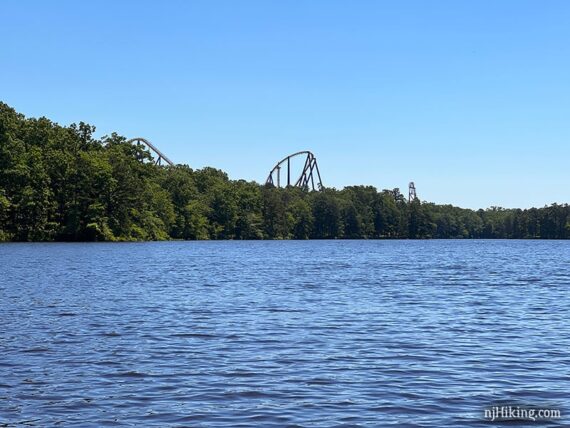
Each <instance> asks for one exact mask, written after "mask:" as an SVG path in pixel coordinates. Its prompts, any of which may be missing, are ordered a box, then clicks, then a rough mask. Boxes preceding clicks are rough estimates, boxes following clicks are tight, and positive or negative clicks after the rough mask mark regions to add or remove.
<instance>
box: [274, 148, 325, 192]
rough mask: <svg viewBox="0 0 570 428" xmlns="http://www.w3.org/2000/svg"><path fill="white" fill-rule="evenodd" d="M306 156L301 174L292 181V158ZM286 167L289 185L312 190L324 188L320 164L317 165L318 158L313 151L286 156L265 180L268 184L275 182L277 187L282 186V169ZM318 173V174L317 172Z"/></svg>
mask: <svg viewBox="0 0 570 428" xmlns="http://www.w3.org/2000/svg"><path fill="white" fill-rule="evenodd" d="M303 156H304V157H305V163H304V166H303V170H302V171H301V175H300V176H299V177H298V178H296V179H295V181H294V182H292V181H291V171H292V169H291V159H293V158H296V157H300V158H302V157H303ZM282 168H286V170H287V184H286V186H287V187H289V186H291V185H293V186H294V187H299V188H301V189H311V190H322V189H323V182H322V181H321V173H320V171H319V166H318V165H317V158H316V157H315V155H313V153H311V152H309V151H302V152H297V153H293V154H292V155H289V156H287V157H286V158H283V159H281V160H280V161H279V162H277V165H275V166H274V167H273V169H272V170H271V171H270V172H269V176H268V177H267V180H266V181H265V183H266V184H273V185H276V186H277V187H281V169H282ZM315 173H316V174H315ZM293 183H294V184H293Z"/></svg>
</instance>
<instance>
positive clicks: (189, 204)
mask: <svg viewBox="0 0 570 428" xmlns="http://www.w3.org/2000/svg"><path fill="white" fill-rule="evenodd" d="M94 132H95V128H94V127H93V126H90V125H87V124H85V123H83V122H81V123H79V125H76V124H73V125H71V126H67V127H65V126H60V125H58V124H56V123H53V122H51V121H50V120H48V119H46V118H43V117H42V118H39V119H35V118H26V117H24V116H23V115H21V114H18V113H17V112H16V111H14V109H12V108H10V107H9V106H8V105H6V104H4V103H0V241H54V240H55V241H138V240H166V239H189V240H194V239H335V238H345V239H378V238H412V239H416V238H546V239H567V238H569V237H570V207H569V206H568V205H567V204H563V205H558V204H553V205H551V206H547V207H543V208H531V209H525V210H521V209H503V208H498V207H492V208H490V209H486V210H478V211H473V210H469V209H462V208H458V207H454V206H451V205H435V204H432V203H426V202H421V201H419V200H414V201H411V202H410V201H407V200H406V199H405V197H404V196H403V195H402V194H401V192H400V191H399V189H392V190H381V191H379V190H377V189H376V188H374V187H372V186H350V187H346V188H344V189H342V190H336V189H324V190H323V191H320V192H308V191H304V190H302V189H299V188H293V187H290V188H276V187H273V186H268V185H260V184H258V183H255V182H247V181H244V180H230V179H229V177H228V175H227V174H226V173H224V172H223V171H220V170H218V169H214V168H203V169H200V170H193V169H192V168H190V167H188V166H187V165H177V166H174V167H170V166H166V167H165V166H159V165H155V164H154V163H153V162H151V160H152V156H151V154H150V152H148V151H147V150H146V149H145V148H144V146H140V145H136V144H131V143H128V142H127V140H126V138H124V137H122V136H120V135H117V134H112V135H110V136H105V137H103V138H101V139H96V138H95V137H94Z"/></svg>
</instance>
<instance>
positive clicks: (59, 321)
mask: <svg viewBox="0 0 570 428" xmlns="http://www.w3.org/2000/svg"><path fill="white" fill-rule="evenodd" d="M569 284H570V242H565V241H467V240H464V241H263V242H228V241H226V242H160V243H125V244H121V243H118V244H103V243H102V244H3V245H0V314H1V327H2V328H1V331H0V426H17V425H18V426H19V425H29V426H39V427H46V426H56V425H57V426H162V427H164V426H190V427H250V426H260V427H287V426H290V427H295V426H297V427H333V426H335V427H352V426H365V427H369V426H370V427H382V426H410V427H414V426H416V427H432V426H433V427H463V426H466V427H467V426H489V422H486V421H485V419H484V409H485V408H488V407H489V406H494V405H497V404H507V403H508V404H513V405H527V406H535V407H541V406H542V407H554V408H558V409H562V419H560V420H557V421H554V420H553V421H551V422H549V423H548V426H568V423H569V422H568V421H569V419H568V418H567V417H565V414H567V412H566V409H567V406H568V399H569V397H570V392H569V391H570V351H569V350H570V323H569V314H570V288H569ZM565 406H566V407H565ZM493 426H501V425H500V424H497V423H495V424H493ZM505 426H512V424H511V425H505Z"/></svg>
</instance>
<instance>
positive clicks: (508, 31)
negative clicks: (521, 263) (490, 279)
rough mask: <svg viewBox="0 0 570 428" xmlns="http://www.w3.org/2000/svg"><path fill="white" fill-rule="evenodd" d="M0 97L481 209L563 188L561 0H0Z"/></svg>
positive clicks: (340, 180) (569, 132)
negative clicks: (300, 161)
mask: <svg viewBox="0 0 570 428" xmlns="http://www.w3.org/2000/svg"><path fill="white" fill-rule="evenodd" d="M0 17H1V24H0V40H2V42H1V43H0V61H1V67H0V99H1V100H2V101H4V102H6V103H8V104H10V105H11V106H13V107H14V108H16V109H17V110H18V111H20V112H22V113H24V114H26V115H28V116H41V115H45V116H47V117H49V118H51V119H53V120H54V121H56V122H58V123H60V124H69V123H72V122H79V121H81V120H83V121H85V122H88V123H91V124H94V125H96V126H97V134H98V135H99V136H101V135H104V134H107V133H110V132H112V131H116V132H118V133H120V134H122V135H125V136H128V137H133V136H143V137H146V138H148V139H149V140H151V141H153V142H154V143H155V144H156V145H157V146H158V147H159V148H160V149H161V150H162V151H163V152H165V153H166V154H167V155H168V156H169V157H170V158H171V159H173V160H174V161H175V162H177V163H187V164H189V165H190V166H191V167H194V168H201V167H203V166H208V165H210V166H215V167H217V168H221V169H223V170H225V171H227V172H228V173H229V174H230V176H231V177H232V178H245V179H248V180H256V181H259V182H263V181H264V180H265V178H266V175H267V173H268V171H269V170H270V169H271V167H272V166H273V164H274V163H275V162H276V161H277V160H279V159H280V158H282V157H284V156H285V155H287V154H288V153H291V152H295V151H297V150H302V149H309V150H312V151H313V152H314V153H315V154H316V156H317V159H318V161H319V165H320V169H321V173H322V175H323V181H324V184H325V185H326V186H335V187H339V188H340V187H343V186H346V185H353V184H370V185H374V186H376V187H378V188H380V189H381V188H394V187H400V188H401V189H406V188H407V184H408V182H409V181H410V180H414V181H415V182H416V187H417V189H418V195H419V196H420V198H421V199H424V200H429V201H434V202H437V203H453V204H455V205H460V206H465V207H471V208H479V207H487V206H491V205H501V206H505V207H517V206H518V207H529V206H542V205H544V204H548V203H551V202H554V201H557V202H570V168H569V165H570V2H569V1H538V0H537V1H524V0H514V1H500V0H492V1H491V0H486V1H485V0H483V1H481V0H477V1H475V0H473V1H438V0H433V1H391V2H387V1H348V0H345V1H342V2H341V1H316V0H311V1H300V0H299V1H286V0H280V1H269V0H265V1H239V0H232V1H224V2H220V1H214V0H210V1H152V2H150V1H95V0H93V1H85V2H83V1H25V0H18V1H15V0H7V1H3V2H2V7H1V10H0Z"/></svg>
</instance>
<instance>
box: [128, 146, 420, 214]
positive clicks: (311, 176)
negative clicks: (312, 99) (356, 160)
mask: <svg viewBox="0 0 570 428" xmlns="http://www.w3.org/2000/svg"><path fill="white" fill-rule="evenodd" d="M127 143H131V144H137V145H143V146H145V147H147V148H148V149H149V150H150V151H151V152H152V153H154V155H155V159H156V160H154V159H153V162H154V163H155V164H156V165H162V163H163V162H164V163H166V164H168V165H169V166H174V162H172V161H171V160H170V159H169V158H168V157H167V156H166V155H165V154H164V153H162V152H161V151H160V150H159V149H158V148H157V147H156V146H155V145H154V144H152V143H151V142H150V141H148V140H147V139H146V138H142V137H136V138H131V139H130V140H128V141H127ZM293 159H295V160H297V159H298V160H302V159H304V163H303V168H302V169H301V172H300V174H299V170H298V168H294V167H293V166H292V162H291V161H292V160H293ZM282 170H284V171H283V173H284V175H285V177H284V180H285V181H284V180H282V178H281V172H282ZM265 184H266V185H271V186H276V187H282V186H285V187H298V188H300V189H304V190H323V188H324V187H323V182H322V180H321V172H320V171H319V165H318V164H317V158H316V157H315V155H314V154H313V153H312V152H310V151H308V150H304V151H300V152H297V153H293V154H291V155H289V156H286V157H284V158H283V159H281V160H280V161H279V162H277V164H275V166H274V167H273V169H272V170H271V171H270V172H269V175H268V176H267V180H266V181H265ZM416 199H418V197H417V194H416V186H415V184H414V182H413V181H412V182H410V184H409V186H408V202H410V203H411V202H413V201H415V200H416Z"/></svg>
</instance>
